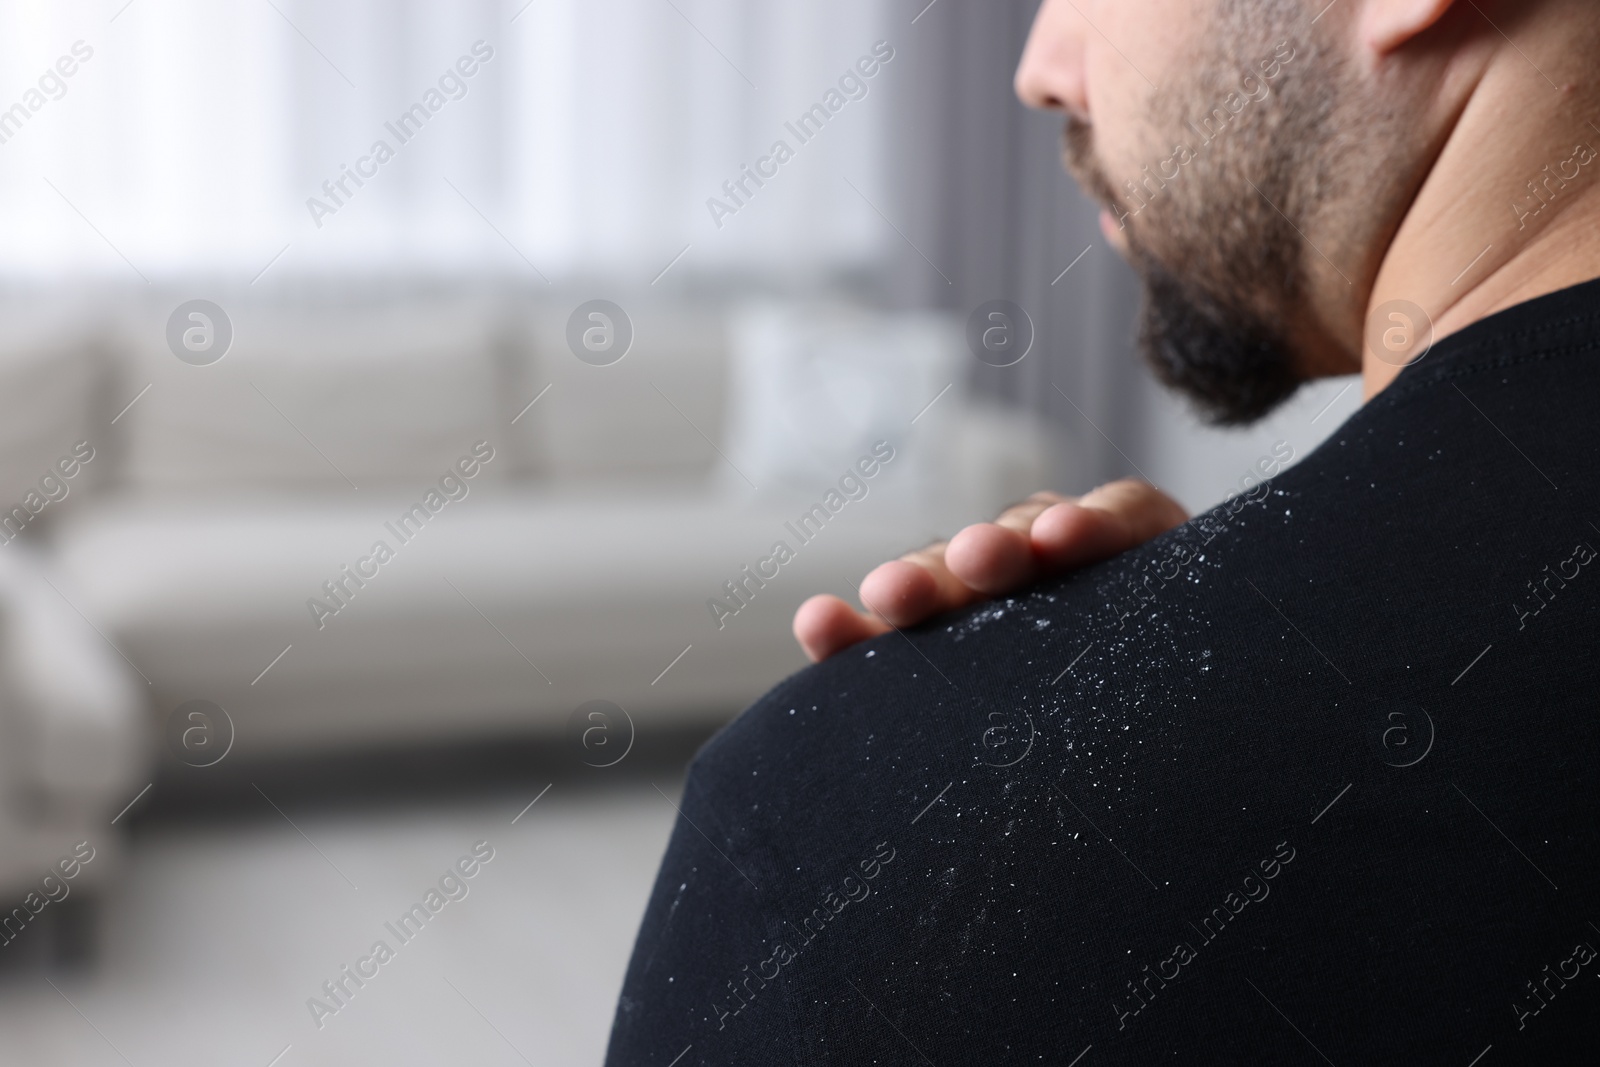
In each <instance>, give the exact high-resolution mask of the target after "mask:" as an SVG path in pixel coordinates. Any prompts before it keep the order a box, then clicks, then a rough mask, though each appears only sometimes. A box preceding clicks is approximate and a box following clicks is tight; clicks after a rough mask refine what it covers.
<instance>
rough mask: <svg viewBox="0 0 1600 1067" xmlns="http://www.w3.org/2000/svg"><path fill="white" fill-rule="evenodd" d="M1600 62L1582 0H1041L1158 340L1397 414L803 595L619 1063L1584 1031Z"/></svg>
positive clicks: (1510, 1053) (1593, 843)
mask: <svg viewBox="0 0 1600 1067" xmlns="http://www.w3.org/2000/svg"><path fill="white" fill-rule="evenodd" d="M1597 50H1600V12H1596V10H1595V8H1594V6H1593V4H1592V3H1591V2H1590V0H1521V2H1516V3H1513V2H1512V0H1503V2H1493V0H1336V2H1334V3H1332V4H1327V3H1326V0H1304V2H1302V0H1046V2H1045V3H1044V5H1043V7H1042V9H1041V11H1040V14H1039V17H1038V21H1037V23H1036V25H1035V27H1034V31H1033V35H1032V37H1031V39H1030V41H1029V44H1028V48H1027V50H1026V53H1025V54H1024V57H1023V61H1022V65H1021V69H1020V70H1019V73H1018V77H1017V82H1018V89H1019V92H1020V94H1021V95H1022V97H1023V99H1024V101H1026V102H1027V103H1030V104H1033V105H1035V106H1041V107H1051V108H1057V109H1060V110H1062V111H1063V112H1065V114H1066V120H1067V131H1066V146H1067V162H1068V166H1069V167H1070V168H1071V170H1072V171H1073V172H1074V174H1075V175H1076V176H1077V177H1078V178H1079V180H1080V181H1081V182H1082V183H1083V184H1084V185H1085V186H1086V187H1087V188H1088V189H1090V190H1091V191H1092V192H1094V193H1095V194H1096V195H1097V196H1098V197H1099V198H1100V199H1101V201H1102V202H1103V203H1104V205H1105V207H1106V212H1105V214H1104V215H1103V216H1102V224H1103V229H1104V230H1105V232H1106V236H1107V238H1108V239H1109V240H1110V241H1112V243H1113V244H1115V245H1116V246H1117V247H1118V248H1119V249H1120V250H1121V251H1122V252H1123V253H1124V254H1125V255H1126V256H1127V257H1128V259H1129V260H1130V262H1132V263H1133V264H1134V266H1135V267H1136V268H1137V269H1138V270H1139V272H1140V274H1141V276H1142V277H1143V279H1144V281H1145V283H1146V289H1147V308H1146V312H1145V322H1144V331H1143V336H1144V347H1145V350H1146V353H1147V355H1148V356H1149V357H1150V358H1151V359H1152V360H1153V361H1154V363H1155V365H1156V368H1157V370H1158V372H1159V373H1160V374H1161V375H1162V377H1163V378H1164V379H1165V380H1166V381H1168V382H1169V383H1170V384H1172V385H1173V386H1174V387H1175V388H1178V389H1180V390H1182V391H1184V392H1186V393H1187V394H1189V395H1190V396H1192V397H1193V398H1194V399H1195V400H1196V402H1197V403H1198V404H1199V405H1200V406H1201V407H1202V408H1203V409H1204V410H1206V411H1208V412H1210V413H1211V414H1212V415H1213V416H1214V417H1215V418H1217V419H1219V420H1221V421H1243V420H1248V419H1251V418H1254V417H1256V416H1259V415H1260V414H1262V413H1263V412H1265V411H1267V410H1270V409H1271V407H1273V406H1274V405H1275V404H1276V403H1278V402H1279V401H1281V400H1282V399H1283V398H1284V397H1286V396H1288V395H1289V394H1291V393H1292V392H1293V390H1294V388H1295V387H1296V385H1297V384H1298V383H1299V382H1301V381H1304V380H1305V379H1307V378H1311V377H1315V376H1319V375H1326V374H1338V373H1344V372H1348V371H1353V370H1356V369H1358V368H1359V369H1360V370H1361V372H1362V374H1363V378H1364V382H1365V386H1366V393H1367V396H1368V397H1369V403H1368V404H1367V405H1366V407H1365V408H1363V409H1362V410H1361V411H1360V412H1359V413H1357V415H1355V416H1354V417H1353V418H1352V419H1351V420H1350V421H1349V422H1348V423H1347V424H1346V425H1345V426H1344V427H1342V428H1341V430H1340V431H1339V432H1338V433H1336V434H1335V435H1334V437H1333V438H1332V439H1330V440H1329V442H1328V443H1327V444H1326V445H1324V446H1323V447H1322V448H1320V449H1319V450H1317V451H1316V452H1315V453H1313V454H1312V455H1311V456H1308V457H1307V458H1305V459H1304V460H1303V461H1301V462H1300V463H1299V464H1298V465H1297V466H1295V467H1294V468H1292V469H1291V470H1289V471H1287V472H1286V473H1284V474H1281V475H1279V476H1278V477H1277V478H1276V479H1274V480H1273V481H1272V482H1270V483H1268V486H1267V488H1266V489H1265V490H1263V491H1261V492H1259V493H1255V494H1251V495H1250V496H1248V497H1245V498H1239V499H1236V500H1234V501H1232V502H1230V503H1229V504H1228V505H1227V506H1225V507H1223V508H1220V509H1218V510H1216V511H1214V512H1212V513H1210V514H1208V515H1204V516H1201V517H1199V518H1198V519H1196V520H1195V521H1194V522H1190V523H1186V524H1184V525H1181V526H1177V527H1176V528H1174V529H1171V530H1168V531H1167V532H1165V533H1161V534H1160V535H1159V536H1157V537H1155V538H1154V539H1153V540H1151V541H1149V542H1148V543H1146V544H1143V545H1141V546H1139V547H1136V548H1132V549H1131V550H1130V551H1126V552H1123V553H1122V554H1120V555H1117V556H1115V557H1113V558H1111V559H1109V560H1106V561H1105V562H1102V563H1099V564H1096V565H1094V566H1089V567H1086V568H1084V569H1081V570H1078V571H1075V572H1072V573H1068V574H1066V575H1065V576H1064V577H1063V576H1059V573H1058V576H1056V577H1052V578H1048V579H1047V580H1043V581H1035V584H1032V585H1030V586H1028V587H1027V588H1026V589H1025V590H1024V591H1021V592H1016V593H1014V594H1013V595H1010V596H1008V597H1007V598H1005V599H1001V600H996V601H994V602H992V603H981V602H977V601H978V598H979V597H980V596H982V595H985V594H993V593H999V592H1003V591H1005V590H1006V589H1008V588H1014V587H1015V586H1016V585H1017V583H1021V582H1028V581H1030V580H1036V579H1038V578H1040V577H1041V576H1042V575H1045V574H1047V573H1048V572H1051V571H1056V572H1059V571H1060V570H1061V568H1062V567H1064V566H1072V565H1076V564H1081V563H1083V562H1085V561H1087V560H1090V559H1093V558H1096V557H1099V556H1103V555H1106V554H1107V553H1109V552H1112V551H1116V550H1118V549H1121V548H1123V547H1126V546H1127V545H1129V544H1131V543H1134V542H1136V541H1138V540H1140V539H1142V538H1144V537H1147V536H1149V535H1150V534H1152V533H1154V532H1156V531H1159V530H1162V529H1163V528H1165V527H1166V526H1168V525H1171V523H1172V522H1173V521H1175V520H1176V518H1178V517H1181V516H1176V515H1175V514H1174V513H1173V512H1172V511H1171V508H1172V505H1171V504H1170V502H1164V501H1162V500H1161V499H1160V498H1159V497H1157V496H1155V495H1154V494H1153V491H1151V490H1148V488H1143V489H1141V488H1138V487H1130V486H1122V487H1118V488H1113V489H1110V490H1107V491H1104V492H1103V493H1102V494H1101V496H1100V497H1099V498H1097V499H1095V500H1089V499H1085V500H1084V501H1080V502H1079V503H1078V504H1076V505H1073V504H1051V503H1049V502H1048V501H1035V502H1034V503H1033V504H1032V505H1030V508H1029V510H1027V511H1024V512H1022V513H1020V514H1018V515H1014V516H1012V517H1011V518H1010V519H1008V520H1007V522H1006V523H1005V524H1004V525H1000V526H994V527H980V528H976V529H975V530H971V531H967V532H966V533H964V534H963V535H962V536H961V537H959V538H957V539H956V540H954V541H952V542H951V544H950V545H949V546H948V549H946V550H945V551H943V552H942V553H941V552H940V551H938V550H935V551H933V552H931V553H927V554H924V555H923V556H920V557H916V558H914V559H912V560H910V561H908V562H903V563H901V564H897V565H890V567H889V568H887V569H886V570H885V569H880V572H878V573H877V574H876V575H875V576H874V577H875V581H874V589H868V588H866V587H864V593H865V596H864V599H865V601H866V602H867V603H868V604H870V605H873V606H874V607H877V608H878V609H879V611H880V612H881V615H879V616H877V617H871V616H863V615H858V614H856V613H854V612H853V611H851V610H850V609H848V607H846V606H845V605H843V604H842V603H839V602H832V601H814V602H813V603H812V604H810V605H808V606H807V608H806V609H804V611H803V612H802V615H801V617H800V618H799V619H797V624H796V630H797V634H798V635H799V636H800V637H801V638H802V641H803V642H805V643H806V644H807V647H808V649H809V650H810V651H811V652H812V654H813V655H814V656H815V657H818V658H821V657H825V656H830V654H831V656H830V658H826V659H825V660H824V662H822V663H820V664H819V665H818V666H816V667H813V668H812V669H810V670H808V671H806V672H803V673H801V674H799V675H797V676H795V677H794V678H791V679H789V680H788V681H787V682H785V683H783V684H782V685H781V686H779V687H778V688H777V689H776V690H774V691H773V692H772V693H771V694H769V695H768V696H767V697H765V698H764V699H763V700H761V701H759V702H758V703H757V704H756V705H755V706H754V707H752V708H751V709H750V710H749V711H747V712H746V713H745V714H744V715H743V716H742V717H741V718H740V719H739V720H738V721H736V722H735V723H734V724H733V725H732V726H730V727H729V728H728V729H727V730H725V731H724V732H723V733H722V734H721V735H719V736H718V737H717V738H716V739H715V740H713V741H712V742H711V743H710V744H709V745H708V746H707V747H706V749H705V750H704V752H703V753H702V754H701V755H700V757H699V758H698V759H697V760H696V762H695V765H694V767H693V768H692V770H691V774H690V777H689V781H688V783H687V785H686V787H685V793H684V799H683V802H682V811H683V818H682V819H680V821H679V823H678V825H677V827H676V828H675V830H674V833H673V838H672V842H671V844H670V846H669V848H668V853H667V856H666V858H665V860H664V862H663V867H662V871H661V875H660V878H659V881H658V883H657V886H656V889H655V894H654V897H653V899H652V901H651V903H650V906H649V910H648V911H647V913H646V916H645V919H644V924H643V927H642V929H641V931H640V935H639V942H638V946H637V948H636V951H635V955H634V958H633V962H632V964H631V965H630V968H629V971H628V976H627V980H626V983H625V986H624V989H623V993H622V998H621V1002H620V1004H619V1007H618V1012H617V1019H616V1024H615V1028H614V1030H613V1035H612V1046H611V1053H610V1061H611V1062H612V1063H616V1064H663V1065H667V1064H673V1063H676V1064H679V1065H682V1067H688V1065H690V1064H700V1063H705V1064H711V1063H752V1064H764V1063H783V1064H813V1063H833V1062H840V1063H906V1064H920V1063H937V1064H939V1065H940V1067H947V1065H950V1064H957V1063H995V1062H1002V1063H1012V1062H1016V1063H1022V1062H1040V1063H1059V1064H1077V1063H1080V1062H1081V1063H1082V1064H1083V1065H1085V1067H1092V1065H1094V1064H1104V1063H1147V1062H1155V1061H1157V1060H1158V1059H1161V1060H1170V1059H1175V1058H1182V1059H1184V1060H1187V1061H1189V1062H1203V1063H1211V1062H1217V1063H1293V1062H1304V1063H1315V1062H1327V1063H1337V1064H1346V1063H1363V1064H1372V1063H1383V1064H1389V1063H1393V1064H1402V1063H1403V1064H1413V1063H1424V1062H1426V1063H1433V1062H1439V1063H1456V1064H1463V1065H1467V1064H1478V1063H1481V1064H1484V1065H1485V1067H1489V1065H1493V1064H1503V1063H1566V1062H1579V1056H1580V1054H1582V1055H1584V1057H1585V1059H1587V1058H1592V1055H1593V1053H1592V1049H1593V1047H1594V1042H1595V1040H1596V1038H1597V1037H1600V1022H1597V1020H1600V925H1596V924H1597V923H1600V901H1597V898H1596V894H1597V891H1600V819H1597V815H1600V810H1597V808H1600V803H1597V799H1596V798H1597V796H1600V792H1597V789H1600V729H1597V728H1596V725H1595V723H1594V708H1593V700H1592V695H1593V694H1594V693H1595V691H1596V681H1597V675H1600V671H1597V668H1596V666H1595V657H1594V653H1593V649H1594V646H1595V642H1596V639H1597V638H1600V568H1597V567H1595V566H1594V565H1593V564H1594V563H1595V561H1596V559H1597V552H1596V549H1595V547H1594V546H1596V545H1600V527H1597V526H1596V525H1595V522H1596V521H1600V508H1597V507H1596V506H1595V505H1594V500H1595V495H1594V494H1595V489H1596V487H1597V483H1600V449H1597V448H1596V446H1595V444H1594V442H1593V441H1592V439H1591V427H1593V426H1594V425H1595V422H1594V412H1593V406H1594V401H1595V398H1596V397H1597V396H1600V282H1595V281H1592V280H1591V279H1594V278H1596V277H1597V276H1600V233H1597V224H1600V191H1597V189H1600V154H1597V152H1596V146H1597V145H1600V84H1597V83H1596V79H1595V73H1594V72H1595V67H1594V63H1593V58H1592V57H1593V56H1594V55H1595V54H1597ZM1430 341H1431V342H1432V347H1431V350H1430V348H1429V345H1428V343H1429V342H1430ZM1085 505H1087V506H1085ZM1035 513H1037V514H1035ZM874 593H876V597H875V596H874ZM950 607H961V610H958V611H955V612H954V613H950V614H946V615H944V616H943V617H942V618H940V619H939V620H938V621H937V622H936V623H935V624H934V625H930V626H925V627H922V628H919V629H914V630H909V631H908V630H903V629H902V630H901V631H900V632H889V631H887V630H886V628H885V627H886V624H887V623H889V622H892V623H894V624H896V625H900V626H904V625H905V624H907V623H909V622H912V621H914V620H915V619H917V618H920V617H924V616H926V615H927V614H928V613H929V612H933V611H937V610H941V609H947V608H950ZM879 631H882V632H879ZM873 633H876V634H877V636H870V639H866V640H863V639H864V638H869V635H871V634H873ZM857 642H860V643H857Z"/></svg>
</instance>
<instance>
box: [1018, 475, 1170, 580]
mask: <svg viewBox="0 0 1600 1067" xmlns="http://www.w3.org/2000/svg"><path fill="white" fill-rule="evenodd" d="M1188 518H1189V517H1188V515H1187V514H1186V513H1185V512H1184V510H1183V507H1182V506H1181V505H1179V504H1178V502H1177V501H1175V500H1173V499H1172V498H1171V497H1169V496H1167V495H1166V494H1165V493H1163V492H1161V490H1159V489H1157V488H1156V487H1155V486H1153V485H1150V484H1149V483H1148V482H1139V481H1133V480H1131V479H1127V480H1123V481H1119V482H1112V483H1111V484H1109V485H1103V486H1101V487H1100V488H1098V489H1095V490H1093V491H1092V492H1090V493H1088V494H1086V495H1085V496H1083V497H1081V498H1080V499H1079V500H1078V501H1076V502H1067V503H1062V504H1056V505H1054V506H1052V507H1050V508H1047V509H1045V510H1044V511H1043V512H1041V513H1040V514H1039V516H1038V518H1036V519H1035V520H1034V523H1033V527H1032V529H1031V531H1030V539H1031V543H1032V549H1033V553H1034V556H1035V558H1036V559H1037V560H1038V561H1039V563H1040V564H1041V565H1042V566H1043V567H1044V568H1045V569H1046V570H1049V571H1058V570H1063V569H1067V568H1071V567H1082V566H1085V565H1087V564H1090V563H1096V562H1099V561H1100V560H1103V559H1107V558H1109V557H1111V556H1114V555H1116V554H1117V553H1119V552H1125V551H1127V550H1128V549H1130V548H1132V547H1134V546H1135V545H1141V544H1143V543H1144V542H1146V541H1148V540H1150V539H1151V538H1152V537H1155V536H1157V535H1158V534H1161V533H1165V532H1166V531H1167V530H1170V529H1172V528H1173V527H1174V526H1179V525H1182V524H1183V523H1185V522H1187V521H1188Z"/></svg>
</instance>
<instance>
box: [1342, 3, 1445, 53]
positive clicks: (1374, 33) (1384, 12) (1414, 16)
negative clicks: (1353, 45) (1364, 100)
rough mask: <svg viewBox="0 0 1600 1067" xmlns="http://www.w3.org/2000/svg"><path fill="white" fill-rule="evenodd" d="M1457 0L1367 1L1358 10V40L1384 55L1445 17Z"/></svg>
mask: <svg viewBox="0 0 1600 1067" xmlns="http://www.w3.org/2000/svg"><path fill="white" fill-rule="evenodd" d="M1456 3H1457V0H1367V3H1366V4H1365V5H1363V7H1362V11H1361V19H1360V27H1361V43H1362V44H1364V45H1366V47H1368V48H1369V49H1371V50H1372V51H1373V52H1374V53H1376V54H1378V55H1380V56H1384V55H1388V54H1389V53H1390V52H1393V51H1394V50H1395V49H1397V48H1401V47H1403V46H1404V45H1406V44H1408V43H1409V42H1410V41H1411V40H1412V39H1413V38H1415V37H1416V36H1417V35H1418V34H1420V33H1422V32H1424V31H1425V30H1427V29H1429V28H1430V27H1432V26H1433V24H1434V23H1436V22H1438V21H1439V20H1440V19H1442V18H1444V16H1445V14H1446V13H1447V12H1448V11H1449V10H1450V9H1451V8H1453V7H1455V6H1456Z"/></svg>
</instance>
